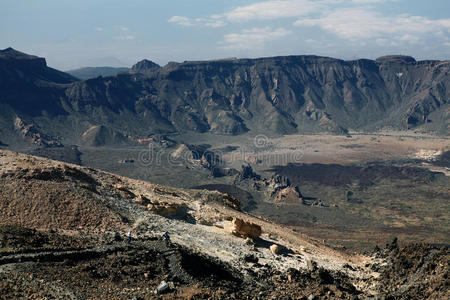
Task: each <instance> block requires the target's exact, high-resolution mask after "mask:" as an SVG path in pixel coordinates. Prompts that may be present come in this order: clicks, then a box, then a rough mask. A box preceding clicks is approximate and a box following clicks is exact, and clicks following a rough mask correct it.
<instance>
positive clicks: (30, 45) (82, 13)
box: [0, 0, 450, 70]
mask: <svg viewBox="0 0 450 300" xmlns="http://www.w3.org/2000/svg"><path fill="white" fill-rule="evenodd" d="M7 47H13V48H16V49H18V50H20V51H23V52H27V53H32V54H35V55H39V56H44V57H46V58H47V61H48V64H49V65H50V66H52V67H56V68H59V69H62V70H67V69H72V68H76V67H81V66H101V65H112V66H129V65H131V64H133V63H135V62H136V61H138V60H140V59H143V58H147V59H151V60H153V61H155V62H157V63H159V64H162V65H164V64H166V63H167V62H169V61H184V60H204V59H214V58H224V57H260V56H275V55H293V54H295V55H298V54H316V55H324V56H331V57H337V58H343V59H355V58H372V59H373V58H376V57H378V56H381V55H386V54H405V55H412V56H414V57H416V58H417V59H450V1H449V0H427V1H426V0H266V1H263V0H259V1H258V0H239V1H237V0H189V1H188V0H77V1H69V0H65V1H62V0H20V1H19V0H0V48H1V49H3V48H7Z"/></svg>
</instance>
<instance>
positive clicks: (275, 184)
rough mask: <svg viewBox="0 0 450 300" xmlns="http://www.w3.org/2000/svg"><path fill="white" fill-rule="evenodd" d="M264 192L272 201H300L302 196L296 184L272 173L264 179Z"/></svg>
mask: <svg viewBox="0 0 450 300" xmlns="http://www.w3.org/2000/svg"><path fill="white" fill-rule="evenodd" d="M266 185H267V189H266V193H267V194H268V196H269V197H270V199H272V200H274V201H288V200H291V201H302V199H303V196H302V194H301V193H300V189H299V188H298V187H297V186H294V185H292V184H291V182H290V180H289V178H287V177H284V176H280V175H274V176H272V178H270V179H269V180H267V181H266Z"/></svg>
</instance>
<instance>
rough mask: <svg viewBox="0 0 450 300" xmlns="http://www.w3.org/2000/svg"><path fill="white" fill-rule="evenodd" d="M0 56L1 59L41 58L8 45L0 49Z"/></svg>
mask: <svg viewBox="0 0 450 300" xmlns="http://www.w3.org/2000/svg"><path fill="white" fill-rule="evenodd" d="M0 58H3V59H43V58H39V57H37V56H35V55H29V54H26V53H23V52H20V51H17V50H16V49H13V48H11V47H8V48H6V49H4V50H0Z"/></svg>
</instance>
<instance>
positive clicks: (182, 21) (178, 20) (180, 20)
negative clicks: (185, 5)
mask: <svg viewBox="0 0 450 300" xmlns="http://www.w3.org/2000/svg"><path fill="white" fill-rule="evenodd" d="M168 21H169V22H170V23H175V24H177V25H180V26H192V25H193V24H192V20H191V19H189V18H188V17H184V16H173V17H171V18H170V19H169V20H168Z"/></svg>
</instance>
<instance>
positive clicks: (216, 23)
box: [195, 15, 226, 28]
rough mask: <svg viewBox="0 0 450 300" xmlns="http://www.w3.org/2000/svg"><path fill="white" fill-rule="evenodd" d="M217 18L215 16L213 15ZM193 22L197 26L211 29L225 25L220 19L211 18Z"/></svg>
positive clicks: (198, 19)
mask: <svg viewBox="0 0 450 300" xmlns="http://www.w3.org/2000/svg"><path fill="white" fill-rule="evenodd" d="M214 16H217V15H214ZM195 22H196V23H197V24H201V25H204V26H206V27H213V28H217V27H223V26H225V25H226V23H225V22H224V21H223V20H222V19H220V18H217V17H215V18H213V17H209V18H197V19H195Z"/></svg>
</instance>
